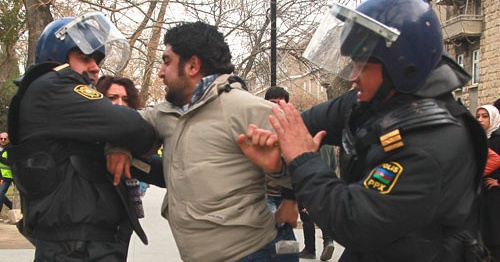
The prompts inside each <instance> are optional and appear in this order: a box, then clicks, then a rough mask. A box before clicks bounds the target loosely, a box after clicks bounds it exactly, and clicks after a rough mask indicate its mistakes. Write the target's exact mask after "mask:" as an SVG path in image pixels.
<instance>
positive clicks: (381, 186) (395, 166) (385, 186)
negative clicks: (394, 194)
mask: <svg viewBox="0 0 500 262" xmlns="http://www.w3.org/2000/svg"><path fill="white" fill-rule="evenodd" d="M401 173H403V167H402V166H401V165H400V164H399V163H398V162H388V163H382V164H381V165H379V166H377V167H375V168H374V169H373V170H372V171H371V172H370V174H369V175H368V177H367V178H366V179H365V181H364V182H363V185H364V186H365V188H368V189H374V190H377V191H379V192H380V194H389V193H390V192H391V191H392V188H393V187H394V185H396V182H398V179H399V176H400V175H401Z"/></svg>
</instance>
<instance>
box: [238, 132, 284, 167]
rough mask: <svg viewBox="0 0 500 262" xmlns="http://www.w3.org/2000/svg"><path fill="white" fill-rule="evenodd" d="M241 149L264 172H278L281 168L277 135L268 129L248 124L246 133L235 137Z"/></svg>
mask: <svg viewBox="0 0 500 262" xmlns="http://www.w3.org/2000/svg"><path fill="white" fill-rule="evenodd" d="M237 142H238V145H239V146H240V149H241V151H243V153H244V154H245V155H246V156H247V158H248V159H249V160H250V161H252V162H253V163H254V164H256V165H257V166H259V167H260V168H262V169H263V170H264V172H266V173H278V172H280V171H281V169H282V168H283V163H282V161H281V151H280V148H279V145H278V137H277V136H276V135H275V134H273V133H272V132H271V131H269V130H265V129H260V128H258V127H257V126H256V125H252V124H250V125H249V126H248V129H247V133H246V135H244V134H241V135H240V136H239V137H238V139H237Z"/></svg>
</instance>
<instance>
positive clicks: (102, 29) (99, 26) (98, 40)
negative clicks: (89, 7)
mask: <svg viewBox="0 0 500 262" xmlns="http://www.w3.org/2000/svg"><path fill="white" fill-rule="evenodd" d="M66 34H67V35H68V36H69V37H71V39H72V40H73V41H74V42H75V43H76V45H77V46H78V48H79V49H80V50H81V51H82V52H83V53H84V54H87V55H90V54H92V53H94V52H101V53H102V54H104V55H105V58H104V60H103V61H102V62H101V67H103V68H105V69H107V70H110V71H118V70H121V69H122V68H123V67H124V66H125V65H126V63H127V60H128V58H129V55H130V45H129V44H128V41H127V39H126V38H125V37H124V36H123V34H122V33H121V32H120V31H119V30H118V28H116V26H115V25H113V24H112V23H111V21H109V20H108V19H107V18H106V17H105V16H104V14H103V13H101V12H90V13H86V14H83V15H82V16H80V17H77V18H75V19H74V20H73V21H71V22H70V23H68V24H67V25H66V26H64V27H62V28H61V29H60V30H59V31H58V32H56V36H57V37H58V38H61V37H62V38H64V37H65V35H66ZM98 62H99V61H98Z"/></svg>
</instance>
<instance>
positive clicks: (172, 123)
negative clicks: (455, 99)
mask: <svg viewBox="0 0 500 262" xmlns="http://www.w3.org/2000/svg"><path fill="white" fill-rule="evenodd" d="M228 77H229V75H222V76H220V77H219V78H217V79H216V80H215V81H214V83H212V85H211V86H210V87H209V88H208V89H207V90H206V92H205V94H203V96H202V97H201V98H200V100H199V101H198V102H197V103H196V104H195V105H193V106H191V108H189V110H188V111H187V112H185V113H184V114H180V113H179V112H178V111H177V110H176V109H175V108H173V106H172V105H171V104H169V103H167V102H164V103H162V104H159V105H158V106H156V107H155V108H154V109H153V110H150V111H147V112H146V114H145V115H144V117H145V118H146V120H148V121H149V122H150V123H151V124H153V126H155V129H156V131H157V132H158V136H159V137H160V138H161V139H162V140H163V142H164V155H163V164H164V175H165V181H166V184H167V194H166V196H165V199H164V203H163V207H162V215H163V216H164V217H165V218H167V219H168V221H169V223H170V227H171V229H172V233H173V235H174V238H175V240H176V243H177V246H178V248H179V251H180V254H181V257H182V259H183V260H184V261H236V260H238V259H240V258H242V257H244V256H246V255H249V254H251V253H253V252H255V251H257V250H259V249H260V248H262V247H263V246H264V245H266V244H268V243H269V242H271V241H272V240H273V239H274V238H275V237H276V234H277V231H276V229H275V220H274V216H273V215H272V214H271V212H270V210H269V208H268V206H267V203H266V199H265V186H264V173H263V171H262V170H261V169H259V168H258V167H257V166H255V165H254V164H252V163H251V162H250V161H249V160H248V159H247V158H246V156H245V155H244V154H243V153H242V151H241V150H240V148H239V147H238V144H237V142H236V139H237V137H238V136H239V135H240V134H244V133H245V132H246V129H247V127H248V125H249V124H256V125H258V126H260V127H263V128H267V129H269V130H272V127H271V126H270V124H269V122H268V116H269V115H270V114H272V111H271V108H272V106H273V105H274V104H273V103H271V102H269V101H266V100H264V99H262V98H260V97H256V96H254V95H252V94H251V93H249V92H247V91H244V90H242V89H241V87H240V85H239V84H238V83H234V84H232V85H231V87H233V88H234V89H231V91H229V92H224V91H222V92H221V94H220V95H218V92H219V91H220V90H222V88H223V87H224V86H225V85H226V84H227V82H226V81H227V78H228ZM290 186H291V185H290Z"/></svg>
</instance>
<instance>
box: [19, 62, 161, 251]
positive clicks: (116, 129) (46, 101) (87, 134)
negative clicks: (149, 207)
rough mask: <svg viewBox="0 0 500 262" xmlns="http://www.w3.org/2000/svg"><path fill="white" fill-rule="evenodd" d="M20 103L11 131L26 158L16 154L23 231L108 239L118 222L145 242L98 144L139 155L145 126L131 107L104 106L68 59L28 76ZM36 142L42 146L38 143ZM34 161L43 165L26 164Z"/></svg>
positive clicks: (148, 140)
mask: <svg viewBox="0 0 500 262" xmlns="http://www.w3.org/2000/svg"><path fill="white" fill-rule="evenodd" d="M28 75H29V74H28ZM23 81H24V80H23ZM20 101H21V102H20V105H19V112H18V118H16V119H17V126H16V128H15V129H14V130H16V131H17V132H16V134H13V135H14V136H15V137H16V138H17V139H16V140H17V143H16V144H17V145H18V146H21V147H22V146H23V145H25V148H27V151H26V154H25V156H26V157H28V156H29V157H30V158H29V159H31V160H23V156H22V157H19V158H18V159H17V160H19V162H18V165H17V171H18V172H17V174H19V175H17V179H18V182H19V184H20V192H21V196H22V200H23V214H24V223H25V227H26V229H27V231H30V232H29V234H31V235H32V237H35V238H40V239H51V240H68V239H72V240H110V239H109V237H110V236H111V235H116V234H117V232H116V231H117V229H118V228H120V229H123V227H128V228H130V224H131V225H132V226H133V228H134V229H135V231H136V232H137V233H138V235H139V237H141V239H142V240H143V242H147V239H146V236H145V234H144V231H143V230H142V228H141V227H140V225H139V223H138V220H137V216H136V215H135V212H134V210H133V209H132V208H130V207H131V203H130V201H129V198H128V195H127V189H126V187H125V185H124V183H121V184H120V185H119V186H118V187H114V186H113V185H112V182H111V180H112V178H111V175H110V174H109V173H108V172H107V171H106V163H105V156H104V145H105V144H106V143H111V144H113V145H117V146H123V147H127V148H129V149H131V151H132V153H133V154H136V155H141V154H144V153H145V152H146V151H147V150H149V149H150V148H151V147H152V145H153V141H154V138H155V132H154V129H153V128H152V126H150V125H149V124H148V123H147V122H146V121H144V120H143V119H142V117H141V116H140V115H139V113H137V112H136V111H135V110H132V109H130V108H128V107H123V106H119V105H113V104H111V102H110V100H109V99H106V98H105V97H104V96H103V95H102V94H101V93H99V92H97V91H95V89H93V88H92V87H91V86H90V81H89V79H88V78H87V77H85V76H82V75H80V74H78V73H76V72H74V71H73V70H71V69H70V67H69V66H68V65H62V66H60V67H56V68H55V69H53V70H51V71H49V72H48V73H45V74H43V75H41V76H40V77H38V78H36V79H35V80H33V82H31V84H30V85H29V86H28V89H27V91H26V93H25V94H24V96H22V99H21V100H20ZM13 115H14V116H16V114H13ZM16 119H9V120H10V121H12V122H16ZM32 144H33V145H37V146H31V145H32ZM41 144H42V145H44V146H45V147H46V148H45V149H40V148H39V147H40V145H41ZM26 145H27V146H26ZM36 147H38V148H36ZM25 150H26V149H25ZM30 151H31V152H30ZM36 151H41V152H39V153H37V152H36ZM9 156H10V154H9ZM37 161H38V162H39V163H42V164H39V166H43V168H38V167H37V166H36V164H33V163H36V162H37ZM37 172H38V173H37ZM14 176H15V179H16V175H14ZM126 225H128V226H126Z"/></svg>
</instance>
